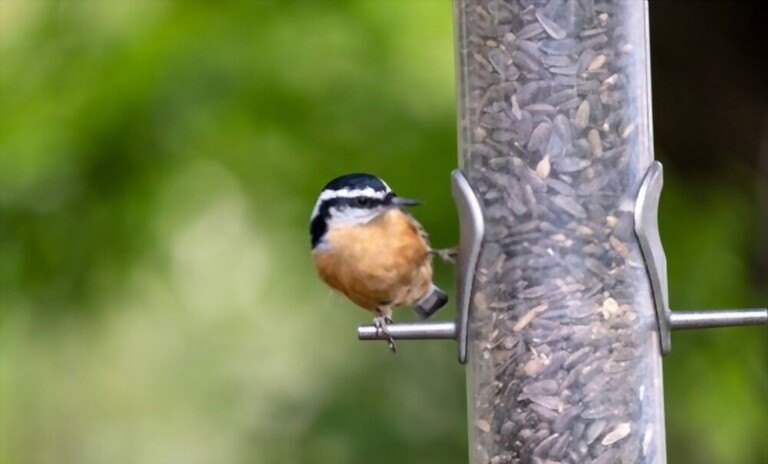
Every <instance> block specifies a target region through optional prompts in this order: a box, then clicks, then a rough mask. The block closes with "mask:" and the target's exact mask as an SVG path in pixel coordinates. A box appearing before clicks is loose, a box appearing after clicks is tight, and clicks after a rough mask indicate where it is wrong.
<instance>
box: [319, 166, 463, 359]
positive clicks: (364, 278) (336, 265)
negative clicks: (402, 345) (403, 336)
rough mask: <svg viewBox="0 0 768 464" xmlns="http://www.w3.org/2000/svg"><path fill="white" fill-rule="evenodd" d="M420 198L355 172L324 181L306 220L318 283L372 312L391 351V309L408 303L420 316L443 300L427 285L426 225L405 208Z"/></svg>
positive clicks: (444, 254)
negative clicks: (423, 225) (308, 224)
mask: <svg viewBox="0 0 768 464" xmlns="http://www.w3.org/2000/svg"><path fill="white" fill-rule="evenodd" d="M420 203H421V202H420V201H418V200H413V199H408V198H403V197H400V196H398V195H397V194H396V193H395V192H394V191H392V189H391V188H390V187H389V185H387V183H386V182H384V181H383V180H382V179H381V178H379V177H377V176H374V175H372V174H366V173H353V174H346V175H343V176H340V177H337V178H335V179H333V180H331V181H330V182H328V183H327V184H326V185H325V187H324V188H323V189H322V191H321V192H320V195H319V196H318V198H317V201H316V202H315V206H314V208H313V210H312V215H311V217H310V227H309V233H310V238H311V244H312V258H313V261H314V264H315V268H316V270H317V273H318V275H319V277H320V279H321V280H322V281H323V282H325V283H326V284H327V285H328V286H329V287H331V288H332V289H334V290H336V291H338V292H340V293H342V294H344V295H345V296H346V297H347V298H348V299H349V300H351V301H352V302H353V303H355V304H357V305H358V306H360V307H362V308H363V309H366V310H368V311H370V312H371V313H373V314H374V318H373V323H374V325H375V327H376V329H377V332H379V333H383V334H384V335H385V336H386V337H387V340H388V343H389V348H390V350H391V351H392V352H393V353H394V352H396V351H397V348H396V347H395V344H394V341H393V338H392V336H391V335H390V333H389V330H388V324H391V323H392V313H393V309H394V308H397V307H402V306H411V307H412V308H413V310H414V312H415V313H416V315H417V316H418V317H419V319H426V318H429V317H430V316H432V315H433V314H434V313H435V312H436V311H437V310H439V309H440V308H442V307H443V306H445V305H446V304H447V303H448V295H446V293H445V292H444V291H442V290H441V289H440V288H438V287H437V286H436V285H435V284H434V283H433V282H432V256H433V254H437V255H438V256H441V257H443V258H444V259H450V256H451V253H452V252H451V251H450V250H448V251H444V250H433V249H432V248H431V247H430V244H429V239H428V236H427V233H426V232H425V231H424V228H423V227H422V226H421V224H419V222H418V221H417V220H416V219H415V218H414V217H413V216H411V215H410V214H409V213H408V212H407V211H406V208H407V207H409V206H416V205H418V204H420Z"/></svg>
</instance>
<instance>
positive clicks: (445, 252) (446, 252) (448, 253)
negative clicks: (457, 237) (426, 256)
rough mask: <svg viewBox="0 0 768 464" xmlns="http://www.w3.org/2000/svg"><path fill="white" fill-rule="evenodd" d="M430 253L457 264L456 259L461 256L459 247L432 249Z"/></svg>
mask: <svg viewBox="0 0 768 464" xmlns="http://www.w3.org/2000/svg"><path fill="white" fill-rule="evenodd" d="M430 253H432V254H433V255H435V256H437V257H438V258H440V259H442V260H443V261H445V262H446V263H450V264H456V259H457V258H458V256H459V247H458V246H455V247H451V248H443V249H440V250H430Z"/></svg>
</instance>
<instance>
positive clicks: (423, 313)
mask: <svg viewBox="0 0 768 464" xmlns="http://www.w3.org/2000/svg"><path fill="white" fill-rule="evenodd" d="M446 303H448V295H446V294H445V292H444V291H442V290H440V289H439V288H437V287H436V286H435V285H430V287H429V290H427V293H425V294H424V296H422V297H421V298H419V299H418V301H416V304H415V305H414V306H413V311H414V312H415V313H416V316H418V317H419V319H421V320H424V319H428V318H430V317H431V316H432V315H433V314H435V313H436V312H437V310H438V309H440V308H442V307H443V306H445V305H446Z"/></svg>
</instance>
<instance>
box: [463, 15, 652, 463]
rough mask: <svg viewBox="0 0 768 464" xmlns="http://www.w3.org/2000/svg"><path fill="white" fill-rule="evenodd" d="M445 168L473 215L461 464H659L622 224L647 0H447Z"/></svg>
mask: <svg viewBox="0 0 768 464" xmlns="http://www.w3.org/2000/svg"><path fill="white" fill-rule="evenodd" d="M454 7H455V13H456V31H457V52H458V66H459V67H458V81H459V89H460V96H459V132H460V135H459V137H460V152H461V154H460V156H461V160H460V163H461V165H462V170H463V172H464V174H465V176H466V177H467V179H468V180H469V182H470V184H471V185H472V188H473V189H474V191H475V193H476V194H477V196H478V198H479V200H480V202H481V205H482V208H483V214H484V217H485V239H484V243H483V249H482V252H481V255H480V259H479V263H478V267H477V272H476V274H475V281H474V287H473V290H472V297H471V303H472V304H471V309H470V316H469V337H468V344H469V355H468V361H469V381H468V382H469V388H468V390H469V395H470V397H469V410H470V411H469V418H470V419H469V420H470V424H469V428H470V448H471V449H470V453H471V462H473V463H477V464H481V463H482V464H485V463H493V464H501V463H546V462H557V463H579V464H582V463H604V464H607V463H619V462H620V463H624V464H628V463H664V462H665V460H666V457H665V449H664V415H663V399H662V375H661V356H660V348H659V340H658V329H657V327H658V326H657V321H656V315H655V309H654V306H653V299H652V298H651V287H650V283H649V278H648V274H647V271H646V268H645V264H644V262H643V257H642V255H641V252H640V247H639V244H638V241H637V238H636V236H635V234H634V231H633V230H634V221H633V212H634V208H635V203H636V196H637V193H638V189H639V186H640V183H641V181H642V179H643V176H644V174H645V172H646V170H647V168H648V166H649V165H650V163H651V161H652V160H653V152H652V129H651V108H650V82H649V75H650V70H649V66H650V63H649V56H648V32H647V20H648V17H647V2H644V1H642V0H611V1H607V0H542V1H539V0H455V2H454Z"/></svg>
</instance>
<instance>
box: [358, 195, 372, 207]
mask: <svg viewBox="0 0 768 464" xmlns="http://www.w3.org/2000/svg"><path fill="white" fill-rule="evenodd" d="M355 204H356V205H357V206H360V207H361V208H367V207H369V206H371V199H370V198H367V197H358V198H356V199H355Z"/></svg>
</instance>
